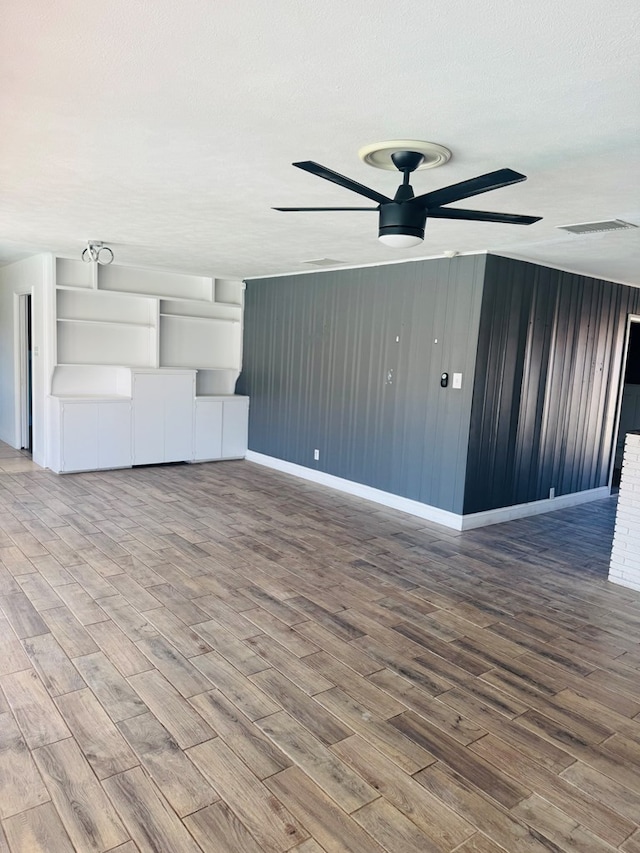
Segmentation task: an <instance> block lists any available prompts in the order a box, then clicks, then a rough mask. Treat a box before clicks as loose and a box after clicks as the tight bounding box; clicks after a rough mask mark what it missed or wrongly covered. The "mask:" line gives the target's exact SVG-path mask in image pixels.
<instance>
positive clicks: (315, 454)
mask: <svg viewBox="0 0 640 853" xmlns="http://www.w3.org/2000/svg"><path fill="white" fill-rule="evenodd" d="M313 458H314V459H315V461H316V462H317V461H318V459H320V451H319V450H317V449H316V450H314V451H313Z"/></svg>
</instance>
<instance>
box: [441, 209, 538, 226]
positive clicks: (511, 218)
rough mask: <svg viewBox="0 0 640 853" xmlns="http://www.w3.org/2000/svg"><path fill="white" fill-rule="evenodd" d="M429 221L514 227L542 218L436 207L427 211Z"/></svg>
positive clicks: (529, 223)
mask: <svg viewBox="0 0 640 853" xmlns="http://www.w3.org/2000/svg"><path fill="white" fill-rule="evenodd" d="M427 219H467V220H469V221H471V222H506V223H510V224H512V225H532V224H533V223H534V222H538V221H539V220H540V219H542V217H541V216H521V215H520V214H519V213H491V212H490V211H488V210H462V208H460V207H435V208H430V209H429V210H428V211H427Z"/></svg>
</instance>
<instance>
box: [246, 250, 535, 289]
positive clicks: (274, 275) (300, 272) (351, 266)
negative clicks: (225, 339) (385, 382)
mask: <svg viewBox="0 0 640 853" xmlns="http://www.w3.org/2000/svg"><path fill="white" fill-rule="evenodd" d="M488 254H489V252H488V251H487V250H486V249H483V250H482V251H480V252H459V253H458V254H457V255H455V257H456V258H468V257H472V256H473V255H488ZM452 260H454V258H451V257H449V255H444V254H443V253H442V252H440V253H439V254H437V255H423V256H421V257H419V258H397V259H396V260H393V261H372V262H371V263H370V264H339V265H336V266H335V267H316V269H312V270H297V271H293V272H273V273H269V275H248V276H245V278H243V279H242V280H243V281H245V282H246V281H261V280H262V279H263V278H287V277H288V276H292V275H317V274H318V273H323V272H339V271H340V270H364V269H367V268H369V267H388V266H392V265H393V266H396V265H397V264H418V263H422V261H452ZM531 263H535V262H534V261H531Z"/></svg>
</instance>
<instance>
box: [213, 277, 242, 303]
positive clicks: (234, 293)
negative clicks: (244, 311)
mask: <svg viewBox="0 0 640 853" xmlns="http://www.w3.org/2000/svg"><path fill="white" fill-rule="evenodd" d="M215 301H216V302H217V303H218V305H233V306H236V307H238V308H242V305H243V301H244V282H243V281H235V280H232V279H227V278H217V279H216V281H215Z"/></svg>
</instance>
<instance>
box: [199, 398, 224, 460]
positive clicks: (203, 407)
mask: <svg viewBox="0 0 640 853" xmlns="http://www.w3.org/2000/svg"><path fill="white" fill-rule="evenodd" d="M222 406H223V403H222V402H219V401H217V400H196V411H195V416H196V417H195V438H194V457H193V458H194V459H195V460H196V461H200V462H203V461H206V460H209V459H221V458H222Z"/></svg>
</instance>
